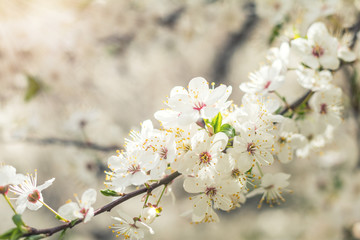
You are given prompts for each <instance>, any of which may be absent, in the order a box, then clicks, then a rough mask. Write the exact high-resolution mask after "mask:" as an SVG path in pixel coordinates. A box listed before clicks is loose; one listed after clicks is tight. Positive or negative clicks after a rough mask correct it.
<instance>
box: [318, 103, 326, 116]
mask: <svg viewBox="0 0 360 240" xmlns="http://www.w3.org/2000/svg"><path fill="white" fill-rule="evenodd" d="M326 113H327V105H326V103H322V104H321V105H320V114H326Z"/></svg>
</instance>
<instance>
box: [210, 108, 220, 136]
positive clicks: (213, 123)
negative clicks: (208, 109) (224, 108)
mask: <svg viewBox="0 0 360 240" xmlns="http://www.w3.org/2000/svg"><path fill="white" fill-rule="evenodd" d="M221 123H222V116H221V113H218V115H216V116H215V117H214V118H213V120H212V121H211V126H212V127H213V129H214V133H218V132H220V128H221Z"/></svg>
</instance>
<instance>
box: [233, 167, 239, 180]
mask: <svg viewBox="0 0 360 240" xmlns="http://www.w3.org/2000/svg"><path fill="white" fill-rule="evenodd" d="M240 174H241V172H240V170H239V169H237V168H235V169H233V170H232V171H231V177H232V178H238V177H239V176H240Z"/></svg>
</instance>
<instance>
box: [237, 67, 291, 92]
mask: <svg viewBox="0 0 360 240" xmlns="http://www.w3.org/2000/svg"><path fill="white" fill-rule="evenodd" d="M282 70H283V65H282V62H281V61H280V60H276V61H274V62H273V63H272V64H271V65H265V66H263V67H261V68H260V69H259V71H257V72H255V73H250V75H249V78H250V81H251V82H245V83H241V84H240V89H241V90H242V91H243V92H246V93H252V94H254V93H260V94H263V95H265V94H267V93H270V92H272V91H275V90H276V89H278V88H279V87H280V86H281V85H282V84H283V82H284V79H285V76H284V75H283V74H282Z"/></svg>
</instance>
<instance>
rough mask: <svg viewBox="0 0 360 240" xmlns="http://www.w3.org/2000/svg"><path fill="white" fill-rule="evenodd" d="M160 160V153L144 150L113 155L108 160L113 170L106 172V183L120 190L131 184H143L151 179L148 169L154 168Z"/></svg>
mask: <svg viewBox="0 0 360 240" xmlns="http://www.w3.org/2000/svg"><path fill="white" fill-rule="evenodd" d="M158 161H159V157H158V155H156V154H154V153H151V152H147V151H142V150H137V151H133V152H131V153H129V154H128V153H126V152H123V153H120V154H119V155H118V156H112V157H110V158H109V160H108V167H109V168H110V169H111V172H110V171H108V172H106V174H107V180H108V182H106V184H108V185H110V186H111V187H112V188H114V190H115V191H119V192H123V191H124V190H125V188H126V187H128V186H130V185H136V186H139V185H142V184H144V183H145V182H147V181H148V180H150V179H151V177H150V175H149V174H148V171H150V170H152V169H154V168H155V167H156V166H157V164H158Z"/></svg>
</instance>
